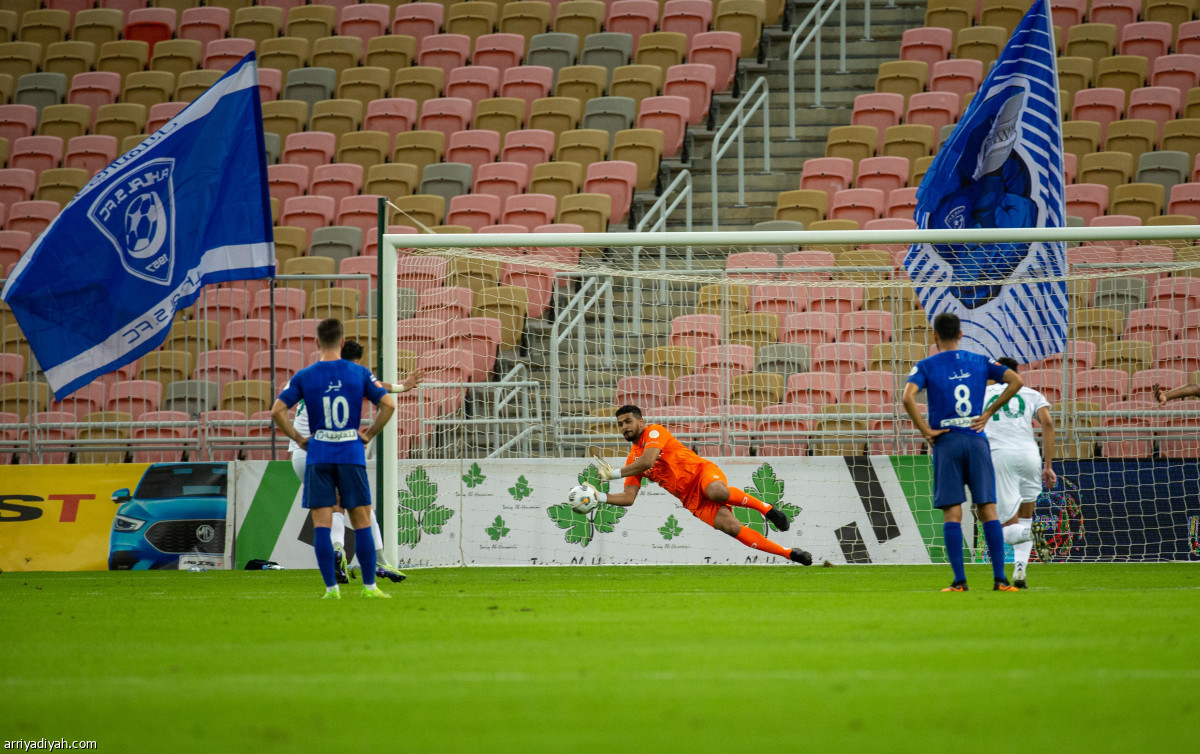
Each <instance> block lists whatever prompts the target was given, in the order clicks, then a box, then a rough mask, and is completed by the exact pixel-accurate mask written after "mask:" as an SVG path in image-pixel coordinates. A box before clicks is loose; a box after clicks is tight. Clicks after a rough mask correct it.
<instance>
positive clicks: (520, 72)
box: [500, 65, 554, 109]
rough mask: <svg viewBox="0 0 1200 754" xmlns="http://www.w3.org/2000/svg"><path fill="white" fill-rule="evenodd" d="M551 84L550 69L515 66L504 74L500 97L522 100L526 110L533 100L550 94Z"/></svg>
mask: <svg viewBox="0 0 1200 754" xmlns="http://www.w3.org/2000/svg"><path fill="white" fill-rule="evenodd" d="M553 82H554V70H553V69H552V68H548V67H546V66H540V65H521V66H515V67H513V68H509V69H508V70H507V71H505V72H504V77H503V81H502V83H501V85H500V96H501V97H512V98H516V99H520V100H523V101H524V102H525V107H526V109H528V108H530V107H532V106H533V102H534V101H535V100H538V99H541V98H542V97H546V96H548V95H549V94H550V90H551V88H552V86H553Z"/></svg>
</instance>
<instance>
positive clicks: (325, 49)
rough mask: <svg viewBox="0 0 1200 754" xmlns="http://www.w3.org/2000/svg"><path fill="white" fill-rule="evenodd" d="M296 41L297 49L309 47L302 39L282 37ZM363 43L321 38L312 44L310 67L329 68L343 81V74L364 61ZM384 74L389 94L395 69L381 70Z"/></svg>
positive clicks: (356, 39) (306, 41)
mask: <svg viewBox="0 0 1200 754" xmlns="http://www.w3.org/2000/svg"><path fill="white" fill-rule="evenodd" d="M281 39H294V40H295V44H296V46H297V48H298V47H299V44H304V45H305V46H307V45H308V40H307V39H303V38H301V37H281ZM362 48H363V42H362V40H361V39H359V38H358V37H321V38H320V39H318V40H316V41H314V42H313V43H312V56H311V58H310V63H309V64H310V65H312V66H315V67H317V68H329V69H330V70H333V71H336V72H337V75H338V77H339V80H342V79H341V76H342V74H343V73H345V72H346V71H347V70H349V69H351V68H355V67H357V66H358V65H359V61H360V60H362V54H363V49H362ZM379 70H382V71H383V72H384V80H383V91H384V92H387V91H388V90H389V89H390V87H391V83H392V75H393V69H390V68H380V69H379Z"/></svg>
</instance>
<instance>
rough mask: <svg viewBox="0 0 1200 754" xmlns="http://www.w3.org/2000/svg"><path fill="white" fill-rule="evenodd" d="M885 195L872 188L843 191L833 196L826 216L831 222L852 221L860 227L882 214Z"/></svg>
mask: <svg viewBox="0 0 1200 754" xmlns="http://www.w3.org/2000/svg"><path fill="white" fill-rule="evenodd" d="M885 202H886V194H884V192H883V191H881V190H879V189H874V188H852V189H843V190H841V191H839V192H837V193H836V194H834V196H833V200H832V201H831V202H830V204H829V213H828V216H829V218H830V219H833V220H853V221H855V222H857V223H858V224H859V225H860V226H861V225H863V224H864V223H866V222H868V221H869V220H875V219H877V218H878V217H879V216H880V215H882V214H883V210H884V204H885Z"/></svg>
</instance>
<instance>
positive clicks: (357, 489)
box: [304, 463, 372, 510]
mask: <svg viewBox="0 0 1200 754" xmlns="http://www.w3.org/2000/svg"><path fill="white" fill-rule="evenodd" d="M339 498H340V502H341V505H342V507H343V508H345V509H347V510H349V509H351V508H357V507H359V506H360V505H371V504H372V503H371V488H370V487H368V486H367V469H366V467H365V466H355V465H353V464H349V463H310V464H308V465H307V466H305V467H304V507H305V508H332V507H333V505H334V504H335V503H338V502H339Z"/></svg>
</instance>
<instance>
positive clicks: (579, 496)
mask: <svg viewBox="0 0 1200 754" xmlns="http://www.w3.org/2000/svg"><path fill="white" fill-rule="evenodd" d="M599 504H600V502H599V501H598V500H596V496H595V495H594V494H592V490H591V489H589V488H587V487H584V486H583V485H582V484H580V485H576V486H574V487H572V488H571V491H570V492H568V493H567V505H569V506H571V510H573V511H575V512H576V513H590V512H591V511H593V510H595V509H596V506H597V505H599Z"/></svg>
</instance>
